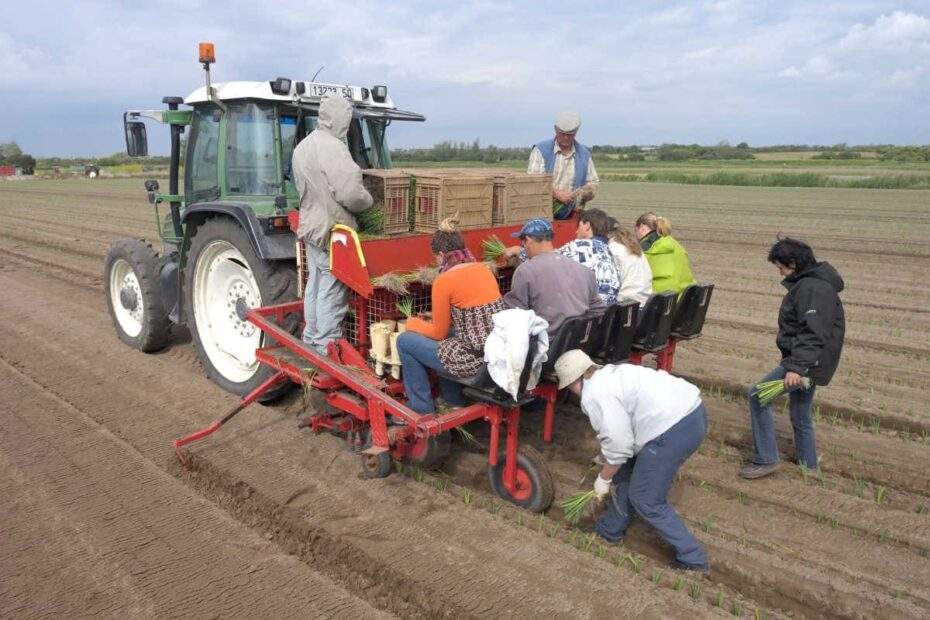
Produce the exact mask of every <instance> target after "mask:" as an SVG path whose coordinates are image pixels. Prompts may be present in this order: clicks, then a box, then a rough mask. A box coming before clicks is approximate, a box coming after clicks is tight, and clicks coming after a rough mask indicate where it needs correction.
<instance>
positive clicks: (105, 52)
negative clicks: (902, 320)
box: [0, 0, 930, 156]
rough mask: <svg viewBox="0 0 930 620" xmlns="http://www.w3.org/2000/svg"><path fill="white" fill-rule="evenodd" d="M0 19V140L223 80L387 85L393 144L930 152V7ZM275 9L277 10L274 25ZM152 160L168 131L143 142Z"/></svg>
mask: <svg viewBox="0 0 930 620" xmlns="http://www.w3.org/2000/svg"><path fill="white" fill-rule="evenodd" d="M444 4H445V3H443V2H436V1H435V0H434V1H430V2H404V1H402V0H393V1H389V2H388V1H383V2H380V1H371V2H351V1H338V2H333V1H329V0H314V1H313V2H308V1H303V2H301V1H283V2H267V3H265V2H256V1H255V0H251V1H248V2H217V1H213V2H197V1H196V0H146V1H145V2H134V1H128V2H105V1H97V2H92V1H72V2H41V1H40V2H8V3H5V6H4V8H3V16H2V19H0V104H2V113H0V142H5V141H8V140H15V141H17V142H18V143H19V144H20V146H21V147H23V149H24V150H26V151H27V152H30V153H32V154H34V155H38V156H48V155H100V154H108V153H112V152H115V151H118V150H121V149H123V148H124V143H123V138H122V127H121V113H122V111H123V110H124V109H127V108H156V107H160V106H161V103H160V102H161V98H162V97H163V96H164V95H182V96H185V95H187V94H188V93H189V92H191V91H192V90H194V89H195V88H197V87H198V86H200V85H202V80H203V78H202V72H201V70H200V67H199V65H198V64H197V43H198V42H199V41H214V42H215V43H216V54H217V64H216V65H215V67H214V80H215V81H225V80H266V79H271V78H274V77H275V76H278V75H281V76H286V77H291V78H294V79H309V78H310V77H311V76H312V75H313V73H314V72H315V71H316V70H317V69H318V68H319V67H320V66H321V65H325V69H324V70H323V71H322V73H321V74H320V78H319V80H320V81H327V82H336V83H350V84H357V85H371V84H387V85H388V88H389V91H390V92H391V95H392V97H393V98H394V101H395V103H396V104H397V105H398V106H399V107H401V108H404V109H409V110H415V111H418V112H423V113H424V114H426V116H427V123H426V124H404V125H403V126H401V124H400V123H398V124H395V125H394V126H393V127H392V135H391V138H390V141H391V143H392V145H393V146H429V145H432V144H433V143H435V142H438V141H441V140H445V139H453V140H468V141H471V140H473V139H475V138H479V139H480V140H481V142H482V144H496V145H499V146H520V145H530V144H532V143H534V142H536V141H538V140H540V139H543V138H546V137H548V136H549V135H550V134H551V127H552V122H553V118H554V116H555V114H556V113H557V112H558V111H559V110H561V109H574V110H576V111H578V112H579V113H580V114H581V116H582V119H583V126H582V130H581V133H580V134H579V137H580V139H581V141H582V142H585V143H587V144H655V143H662V142H698V143H703V144H711V143H717V142H719V141H722V140H727V141H729V142H731V143H734V144H735V143H737V142H741V141H744V140H745V141H747V142H749V143H750V144H755V145H761V144H784V143H818V144H834V143H838V142H847V143H850V144H860V143H887V142H893V143H898V144H916V143H924V144H925V143H928V142H930V118H928V103H930V102H928V94H930V88H928V87H930V0H921V1H916V0H913V1H908V0H899V1H897V2H893V1H881V0H875V1H868V0H861V1H860V0H843V1H838V2H830V1H826V0H824V1H820V0H808V1H796V0H773V1H767V0H759V1H751V0H718V1H708V2H698V1H691V2H675V1H659V0H653V1H649V0H640V1H635V2H629V1H626V2H621V1H616V0H615V1H612V2H571V3H569V2H558V3H553V2H545V1H536V2H525V3H524V2H502V1H494V2H466V1H461V2H457V3H454V4H452V3H449V5H448V8H444V7H443V5H444ZM271 7H276V8H271ZM149 134H150V136H151V138H150V141H151V142H152V147H153V148H152V150H153V151H157V152H164V151H165V150H166V144H167V138H166V137H167V131H166V130H163V129H162V130H159V128H157V127H150V131H149Z"/></svg>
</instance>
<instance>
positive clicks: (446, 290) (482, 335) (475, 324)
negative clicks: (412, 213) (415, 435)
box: [397, 220, 504, 414]
mask: <svg viewBox="0 0 930 620" xmlns="http://www.w3.org/2000/svg"><path fill="white" fill-rule="evenodd" d="M430 245H431V248H432V251H433V254H434V255H435V257H436V264H438V265H439V275H438V276H437V277H436V279H435V280H434V281H433V290H432V320H426V319H423V318H420V317H413V318H411V319H410V320H408V321H407V331H405V332H404V333H402V334H401V335H400V336H398V337H397V352H398V354H399V355H400V361H401V366H402V369H403V374H404V389H405V391H406V393H407V401H408V402H407V405H408V406H409V407H410V408H411V409H413V410H414V411H416V412H417V413H421V414H425V413H433V412H434V411H435V410H436V408H435V406H434V404H433V397H432V390H431V389H430V382H429V374H428V369H433V370H438V371H441V372H444V373H446V374H449V375H453V376H456V377H470V376H472V375H474V374H475V373H477V372H478V370H479V369H480V368H481V364H482V362H483V360H484V342H485V340H487V338H488V334H490V333H491V329H492V328H493V326H494V325H493V321H492V317H493V316H494V313H496V312H499V311H501V310H503V309H504V305H503V302H502V301H501V292H500V288H499V287H498V286H497V279H496V278H495V277H494V274H493V273H491V270H490V269H489V268H488V267H487V265H485V264H483V263H480V262H477V261H476V260H475V257H474V256H473V255H472V253H471V252H470V251H469V250H468V248H466V247H465V241H464V240H463V239H462V235H461V234H459V232H458V231H456V230H455V223H454V220H445V221H443V223H442V224H440V227H439V230H437V231H436V232H435V233H434V234H433V239H432V242H431V244H430ZM450 328H451V329H450ZM439 387H440V391H441V393H442V397H443V400H445V401H446V402H447V403H448V404H449V405H452V406H455V407H459V406H461V405H463V404H465V403H464V400H463V399H462V386H461V385H460V384H458V383H455V382H454V381H450V380H448V379H444V378H440V379H439Z"/></svg>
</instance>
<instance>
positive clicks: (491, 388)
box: [437, 336, 539, 407]
mask: <svg viewBox="0 0 930 620" xmlns="http://www.w3.org/2000/svg"><path fill="white" fill-rule="evenodd" d="M538 341H539V337H538V336H530V342H529V349H528V350H527V352H526V360H524V363H523V372H522V373H520V385H519V387H520V389H519V391H518V392H517V395H518V398H517V400H514V399H513V398H511V396H510V394H508V393H507V392H505V391H504V390H503V389H501V387H500V386H499V385H497V384H496V383H494V379H492V378H491V375H490V373H488V365H487V364H482V365H481V369H480V370H479V371H478V372H477V373H476V374H475V375H473V376H471V377H455V376H452V375H450V374H448V373H444V372H438V371H437V374H438V375H439V376H441V377H444V378H446V379H449V380H450V381H455V382H456V383H459V384H461V385H462V386H464V389H463V390H462V393H463V395H464V396H465V398H467V399H469V400H473V401H478V402H482V403H491V404H495V405H500V406H501V407H518V406H521V405H525V404H526V403H528V402H530V401H531V400H534V399H535V397H534V396H533V395H532V394H527V393H526V384H527V383H529V380H530V371H531V370H532V368H533V355H534V354H535V353H536V345H537V343H538Z"/></svg>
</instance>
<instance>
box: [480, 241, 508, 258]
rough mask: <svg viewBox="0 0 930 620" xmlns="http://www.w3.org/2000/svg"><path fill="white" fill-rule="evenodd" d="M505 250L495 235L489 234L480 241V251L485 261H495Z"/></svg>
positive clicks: (502, 243)
mask: <svg viewBox="0 0 930 620" xmlns="http://www.w3.org/2000/svg"><path fill="white" fill-rule="evenodd" d="M506 251H507V246H506V245H504V242H503V241H501V240H500V239H498V237H497V235H491V236H490V237H488V238H487V239H485V240H484V241H482V242H481V253H482V254H483V257H484V260H485V262H489V263H496V262H497V261H499V260H500V258H501V257H502V256H503V255H504V253H505V252H506Z"/></svg>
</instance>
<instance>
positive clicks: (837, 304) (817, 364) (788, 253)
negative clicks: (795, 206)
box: [740, 237, 846, 479]
mask: <svg viewBox="0 0 930 620" xmlns="http://www.w3.org/2000/svg"><path fill="white" fill-rule="evenodd" d="M768 260H769V262H770V263H773V264H774V265H775V266H776V267H777V268H778V271H779V273H780V274H781V275H782V276H783V277H784V280H782V285H784V287H785V288H786V289H788V294H787V295H785V297H784V299H783V300H782V302H781V308H780V309H779V311H778V337H777V338H776V343H777V344H778V349H779V351H781V356H782V360H781V363H779V365H778V366H777V367H776V368H775V370H773V371H772V372H770V373H769V374H768V375H766V376H765V377H764V378H763V379H762V381H772V380H775V379H784V381H785V386H786V387H787V388H788V390H789V392H788V399H789V405H790V411H791V425H792V426H793V427H794V449H795V457H796V460H797V462H798V464H799V465H804V466H806V467H808V468H810V469H816V468H817V445H816V441H815V438H814V425H813V424H812V422H811V404H812V403H813V400H814V390H815V386H817V385H827V384H828V383H829V382H830V379H831V378H832V377H833V373H834V372H835V371H836V367H837V365H838V364H839V361H840V352H841V351H842V349H843V337H844V334H845V331H846V319H845V315H844V312H843V303H842V302H841V301H840V298H839V292H840V291H842V290H843V278H841V277H840V274H839V273H838V272H837V271H836V269H834V268H833V266H832V265H830V263H827V262H817V259H816V258H815V257H814V251H813V250H812V249H811V247H810V246H809V245H807V244H806V243H804V242H803V241H798V240H797V239H791V238H789V237H785V238H782V239H779V240H778V241H777V242H776V243H775V244H774V245H773V246H772V249H771V250H770V251H769V256H768ZM808 382H809V383H810V387H809V388H807V389H805V387H804V385H805V384H806V383H808ZM749 411H750V414H751V417H752V438H753V441H754V443H755V449H756V453H755V456H754V458H753V460H752V462H751V463H749V464H748V465H746V466H745V467H743V468H742V470H740V475H741V476H742V477H743V478H750V479H752V478H761V477H762V476H767V475H768V474H770V473H772V472H773V471H775V470H776V469H778V461H779V456H778V446H777V444H776V443H775V424H774V420H773V418H772V405H769V406H767V407H763V406H762V405H761V404H760V403H759V400H758V398H757V396H756V389H755V386H753V387H751V388H750V389H749Z"/></svg>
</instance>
